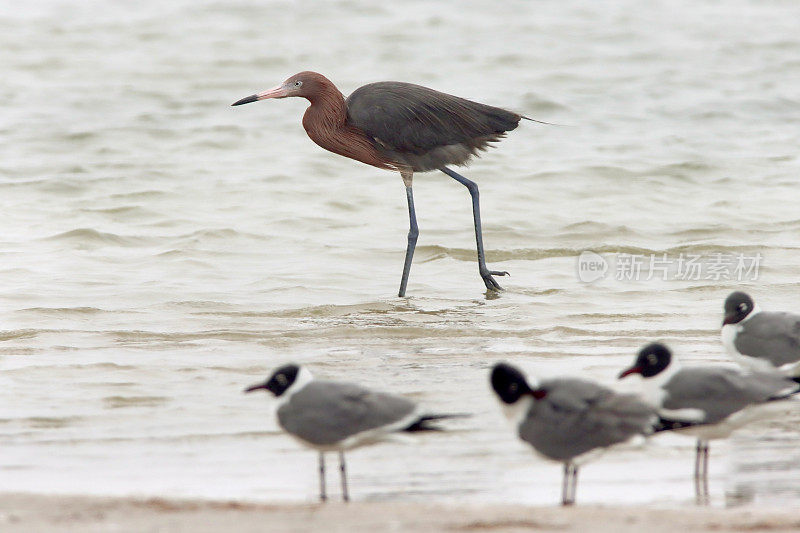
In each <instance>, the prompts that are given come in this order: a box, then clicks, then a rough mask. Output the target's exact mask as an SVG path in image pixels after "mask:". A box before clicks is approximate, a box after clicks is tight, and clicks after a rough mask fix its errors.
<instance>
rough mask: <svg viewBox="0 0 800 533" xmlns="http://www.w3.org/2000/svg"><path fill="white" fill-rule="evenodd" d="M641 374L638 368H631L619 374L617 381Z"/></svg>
mask: <svg viewBox="0 0 800 533" xmlns="http://www.w3.org/2000/svg"><path fill="white" fill-rule="evenodd" d="M641 373H642V369H641V368H640V367H638V366H632V367H630V368H628V369H627V370H623V371H622V372H620V374H619V376H618V377H617V379H622V378H624V377H625V376H630V375H631V374H641Z"/></svg>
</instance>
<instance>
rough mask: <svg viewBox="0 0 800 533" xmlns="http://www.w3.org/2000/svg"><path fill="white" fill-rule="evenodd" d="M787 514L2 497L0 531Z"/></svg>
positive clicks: (506, 527)
mask: <svg viewBox="0 0 800 533" xmlns="http://www.w3.org/2000/svg"><path fill="white" fill-rule="evenodd" d="M798 529H800V517H799V516H798V515H797V513H796V512H792V511H791V510H786V509H779V508H770V509H758V508H736V509H724V508H715V507H695V506H642V505H638V506H630V507H627V506H619V505H615V506H598V505H587V506H581V505H580V504H578V505H576V506H574V507H568V508H565V507H558V506H552V507H542V506H539V507H535V506H524V505H496V504H486V505H462V504H435V503H408V502H399V503H392V502H379V503H369V502H351V503H348V504H343V503H340V502H332V503H327V504H308V503H289V504H283V503H281V504H274V503H252V502H237V501H233V500H227V501H226V500H217V501H215V500H191V499H171V498H160V497H159V498H136V497H122V498H120V497H94V496H61V495H41V494H20V493H5V494H0V530H2V531H4V532H7V533H17V532H20V533H21V532H23V531H24V532H25V533H36V532H53V531H56V532H67V533H72V532H75V533H78V532H81V533H95V532H106V531H115V532H145V531H159V532H170V533H171V532H187V533H188V532H192V533H202V532H216V531H230V530H235V531H237V533H243V532H249V531H252V532H256V531H259V532H263V531H270V532H281V533H283V532H287V533H301V532H311V531H325V532H338V531H341V532H345V531H346V532H350V531H369V532H383V531H386V532H388V531H395V532H397V531H400V532H404V533H429V532H430V533H432V532H441V531H455V532H458V531H461V532H483V531H485V532H505V531H509V532H516V531H531V530H535V531H589V530H591V531H593V532H597V533H603V532H608V533H612V532H631V533H634V532H641V531H647V532H648V533H660V532H671V531H679V530H684V531H714V532H728V531H730V532H734V531H736V532H741V531H770V532H780V531H787V532H789V531H797V530H798Z"/></svg>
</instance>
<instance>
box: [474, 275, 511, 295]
mask: <svg viewBox="0 0 800 533" xmlns="http://www.w3.org/2000/svg"><path fill="white" fill-rule="evenodd" d="M510 275H511V274H509V273H508V272H506V271H505V270H502V271H500V270H486V271H483V272H481V277H482V278H483V283H484V284H485V285H486V288H487V289H489V290H490V291H502V290H503V287H501V286H500V284H499V283H497V281H495V279H494V278H493V277H492V276H510Z"/></svg>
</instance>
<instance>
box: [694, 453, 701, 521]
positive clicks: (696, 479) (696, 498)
mask: <svg viewBox="0 0 800 533" xmlns="http://www.w3.org/2000/svg"><path fill="white" fill-rule="evenodd" d="M702 443H703V441H701V440H700V439H697V448H696V449H695V456H694V501H695V503H696V504H697V505H700V504H701V503H702V502H701V497H700V492H701V490H700V461H701V459H702V455H703V444H702Z"/></svg>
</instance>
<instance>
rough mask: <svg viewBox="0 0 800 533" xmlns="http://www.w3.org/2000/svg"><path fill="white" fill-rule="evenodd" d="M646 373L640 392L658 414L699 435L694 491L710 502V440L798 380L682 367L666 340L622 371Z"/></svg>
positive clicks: (793, 390)
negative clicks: (673, 355) (667, 345)
mask: <svg viewBox="0 0 800 533" xmlns="http://www.w3.org/2000/svg"><path fill="white" fill-rule="evenodd" d="M632 374H639V375H641V376H642V377H643V378H644V391H643V392H644V397H645V400H647V401H648V402H649V403H650V404H651V405H653V406H654V407H655V408H656V409H658V412H659V415H661V416H662V417H665V418H669V419H670V420H674V421H677V422H680V423H682V424H683V425H684V427H679V428H676V431H680V432H681V433H684V434H687V435H692V436H696V437H697V450H696V455H695V470H694V481H695V496H696V498H697V502H698V503H700V504H707V503H709V499H710V496H709V491H708V449H709V444H708V441H709V440H712V439H723V438H727V437H728V436H729V435H730V434H731V433H732V432H733V431H734V430H736V429H738V428H740V427H741V426H742V425H744V424H746V423H748V422H750V421H752V420H755V419H757V418H759V416H761V415H764V414H766V413H765V411H764V410H760V409H757V408H760V407H764V406H766V404H770V403H774V402H776V401H777V400H785V399H787V398H789V397H791V396H792V395H794V394H797V392H798V390H800V385H798V384H797V383H795V382H794V381H791V380H789V379H786V378H784V377H782V376H780V375H777V374H775V373H752V374H749V373H744V372H741V371H739V370H737V369H735V368H726V367H719V366H692V367H687V368H681V366H680V363H679V362H678V360H677V359H675V358H674V357H672V352H671V351H670V350H669V348H667V347H666V346H665V345H664V344H661V343H657V342H654V343H652V344H648V345H647V346H645V347H644V348H642V349H641V350H640V351H639V354H638V355H637V357H636V361H635V362H634V364H633V366H631V367H630V368H628V369H626V370H624V371H622V372H621V373H620V375H619V378H620V379H622V378H624V377H626V376H630V375H632Z"/></svg>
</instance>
